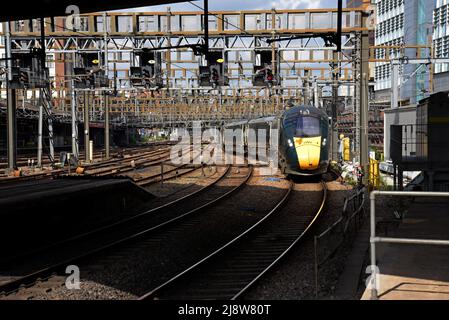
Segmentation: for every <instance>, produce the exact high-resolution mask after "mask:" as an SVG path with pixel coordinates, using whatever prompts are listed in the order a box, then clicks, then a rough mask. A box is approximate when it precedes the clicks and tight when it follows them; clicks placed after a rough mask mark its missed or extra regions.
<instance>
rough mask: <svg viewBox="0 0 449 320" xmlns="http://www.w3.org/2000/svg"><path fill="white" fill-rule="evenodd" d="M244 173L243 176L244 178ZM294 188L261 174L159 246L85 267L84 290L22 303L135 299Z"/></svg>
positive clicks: (56, 290) (54, 292)
mask: <svg viewBox="0 0 449 320" xmlns="http://www.w3.org/2000/svg"><path fill="white" fill-rule="evenodd" d="M244 174H245V173H244V171H243V170H242V172H241V175H244ZM288 185H289V183H288V182H287V181H285V180H283V179H266V177H260V176H258V175H257V169H256V172H255V175H254V176H253V178H252V179H251V180H250V181H249V182H248V184H247V185H246V186H245V187H243V189H241V190H240V191H239V192H238V193H237V194H235V195H233V196H231V197H230V198H228V199H226V200H224V201H223V202H221V203H219V204H218V205H217V206H215V207H214V208H212V209H210V210H208V211H207V213H206V214H201V218H199V219H198V220H196V221H194V222H193V224H194V226H195V227H194V228H192V225H190V226H189V225H187V226H183V227H178V228H176V227H175V228H173V229H171V230H169V231H166V232H164V235H162V236H161V238H160V239H159V240H157V241H153V242H144V241H143V242H142V243H139V244H136V245H134V246H132V247H131V246H128V247H124V248H122V249H121V250H114V252H112V253H109V254H105V255H104V256H102V257H97V258H96V259H92V260H91V261H88V262H86V263H83V264H82V265H80V270H81V290H67V289H66V288H65V287H64V286H57V287H52V288H51V290H47V292H46V293H44V292H39V291H37V292H34V293H33V294H32V295H31V296H27V295H26V294H25V291H24V292H22V293H21V292H19V293H18V295H19V296H20V297H21V298H31V299H56V300H59V299H82V300H84V299H89V300H90V299H134V298H137V297H138V296H140V295H141V294H143V293H146V292H147V291H148V290H149V289H152V288H154V287H155V286H157V285H159V284H161V283H162V282H163V281H165V280H167V279H168V278H170V277H171V276H173V275H174V274H175V273H176V272H180V271H182V270H184V269H185V268H187V267H189V266H190V265H192V264H193V263H195V262H197V261H198V260H200V259H201V258H202V257H204V256H205V255H206V254H208V253H210V252H212V251H213V250H215V249H217V248H218V247H219V246H220V245H223V244H224V243H226V242H228V241H229V240H231V239H232V238H233V237H235V236H237V235H238V234H240V233H241V232H242V231H244V230H246V229H247V228H248V227H249V226H251V225H252V224H254V223H255V222H256V221H258V220H259V219H260V218H262V217H263V215H264V214H265V213H266V212H268V211H269V210H270V209H271V208H272V207H273V206H274V205H275V204H276V203H277V201H279V200H280V199H281V198H282V196H283V195H284V194H285V191H286V189H287V188H288Z"/></svg>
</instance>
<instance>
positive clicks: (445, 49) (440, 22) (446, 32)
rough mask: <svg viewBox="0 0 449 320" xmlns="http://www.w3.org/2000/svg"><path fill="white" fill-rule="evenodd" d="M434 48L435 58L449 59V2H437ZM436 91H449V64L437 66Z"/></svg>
mask: <svg viewBox="0 0 449 320" xmlns="http://www.w3.org/2000/svg"><path fill="white" fill-rule="evenodd" d="M433 46H434V54H435V58H449V0H436V8H435V12H434V16H433ZM433 89H434V91H435V92H441V91H448V90H449V64H442V63H439V64H436V65H435V75H434V88H433Z"/></svg>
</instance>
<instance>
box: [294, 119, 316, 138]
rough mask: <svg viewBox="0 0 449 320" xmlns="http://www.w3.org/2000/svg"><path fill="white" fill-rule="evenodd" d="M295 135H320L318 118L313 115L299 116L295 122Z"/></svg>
mask: <svg viewBox="0 0 449 320" xmlns="http://www.w3.org/2000/svg"><path fill="white" fill-rule="evenodd" d="M296 136H297V137H302V138H307V137H318V136H320V120H319V119H318V118H314V117H299V118H298V122H297V123H296Z"/></svg>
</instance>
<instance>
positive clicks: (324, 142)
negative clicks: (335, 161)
mask: <svg viewBox="0 0 449 320" xmlns="http://www.w3.org/2000/svg"><path fill="white" fill-rule="evenodd" d="M326 145H327V139H326V138H324V139H323V147H325V146H326Z"/></svg>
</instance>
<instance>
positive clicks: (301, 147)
mask: <svg viewBox="0 0 449 320" xmlns="http://www.w3.org/2000/svg"><path fill="white" fill-rule="evenodd" d="M295 149H296V154H297V155H298V161H299V167H300V168H301V170H311V171H312V170H316V169H318V168H319V166H320V157H321V137H317V138H295Z"/></svg>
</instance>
